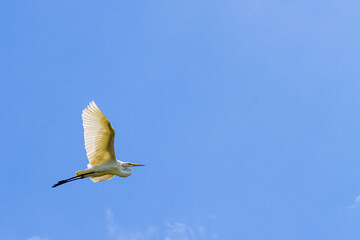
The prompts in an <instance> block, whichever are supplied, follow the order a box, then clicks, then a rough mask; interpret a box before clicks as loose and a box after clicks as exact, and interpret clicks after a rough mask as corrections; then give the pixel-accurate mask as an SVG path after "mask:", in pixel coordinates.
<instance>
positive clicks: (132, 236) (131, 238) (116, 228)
mask: <svg viewBox="0 0 360 240" xmlns="http://www.w3.org/2000/svg"><path fill="white" fill-rule="evenodd" d="M106 221H107V226H106V227H107V231H108V234H109V236H110V239H112V240H148V239H152V238H153V236H154V235H155V234H156V229H155V227H154V226H148V227H147V228H146V229H145V230H144V231H131V230H129V229H124V228H122V227H121V225H118V224H117V223H115V220H114V214H113V213H112V211H110V210H106Z"/></svg>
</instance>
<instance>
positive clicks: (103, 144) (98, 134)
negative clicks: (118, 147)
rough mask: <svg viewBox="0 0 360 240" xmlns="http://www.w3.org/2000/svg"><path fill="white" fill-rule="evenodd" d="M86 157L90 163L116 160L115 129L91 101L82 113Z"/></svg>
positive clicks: (95, 163)
mask: <svg viewBox="0 0 360 240" xmlns="http://www.w3.org/2000/svg"><path fill="white" fill-rule="evenodd" d="M82 119H83V126H84V139H85V149H86V153H87V157H88V159H89V162H90V164H91V165H93V166H95V165H99V164H103V163H108V162H111V161H116V158H115V152H114V138H115V131H114V129H113V127H112V126H111V124H110V122H109V120H107V118H106V117H105V116H104V114H103V113H102V112H101V111H100V109H99V108H98V106H96V104H95V102H94V101H92V102H91V103H90V104H89V105H88V106H87V108H85V109H84V110H83V113H82Z"/></svg>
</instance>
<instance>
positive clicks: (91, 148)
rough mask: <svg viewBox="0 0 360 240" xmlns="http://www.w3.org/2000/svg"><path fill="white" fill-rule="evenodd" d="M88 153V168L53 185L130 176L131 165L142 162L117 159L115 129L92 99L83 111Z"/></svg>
mask: <svg viewBox="0 0 360 240" xmlns="http://www.w3.org/2000/svg"><path fill="white" fill-rule="evenodd" d="M82 119H83V126H84V139H85V149H86V154H87V157H88V159H89V164H88V165H87V167H88V169H85V170H81V171H77V172H76V175H75V176H74V177H72V178H68V179H65V180H61V181H59V182H58V183H56V184H55V185H53V186H52V187H57V186H59V185H61V184H64V183H68V182H72V181H75V180H79V179H83V178H86V177H90V179H91V180H92V181H93V182H100V181H104V180H110V179H111V178H113V177H114V176H115V175H117V176H119V177H128V176H130V175H131V172H132V169H131V168H130V167H135V166H144V165H141V164H135V163H129V162H122V161H119V160H117V159H116V157H115V152H114V138H115V131H114V129H113V127H112V126H111V124H110V122H109V120H107V118H106V117H105V116H104V114H103V113H102V112H101V111H100V109H99V108H98V106H96V104H95V102H94V101H92V102H91V103H90V104H89V105H88V106H87V108H85V109H84V110H83V112H82Z"/></svg>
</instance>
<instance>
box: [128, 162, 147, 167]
mask: <svg viewBox="0 0 360 240" xmlns="http://www.w3.org/2000/svg"><path fill="white" fill-rule="evenodd" d="M131 165H132V167H140V166H145V165H142V164H135V163H132V164H131Z"/></svg>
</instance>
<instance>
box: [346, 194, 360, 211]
mask: <svg viewBox="0 0 360 240" xmlns="http://www.w3.org/2000/svg"><path fill="white" fill-rule="evenodd" d="M359 205H360V195H357V197H356V199H355V202H354V203H353V204H352V205H349V206H347V207H346V208H355V207H357V206H359Z"/></svg>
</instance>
